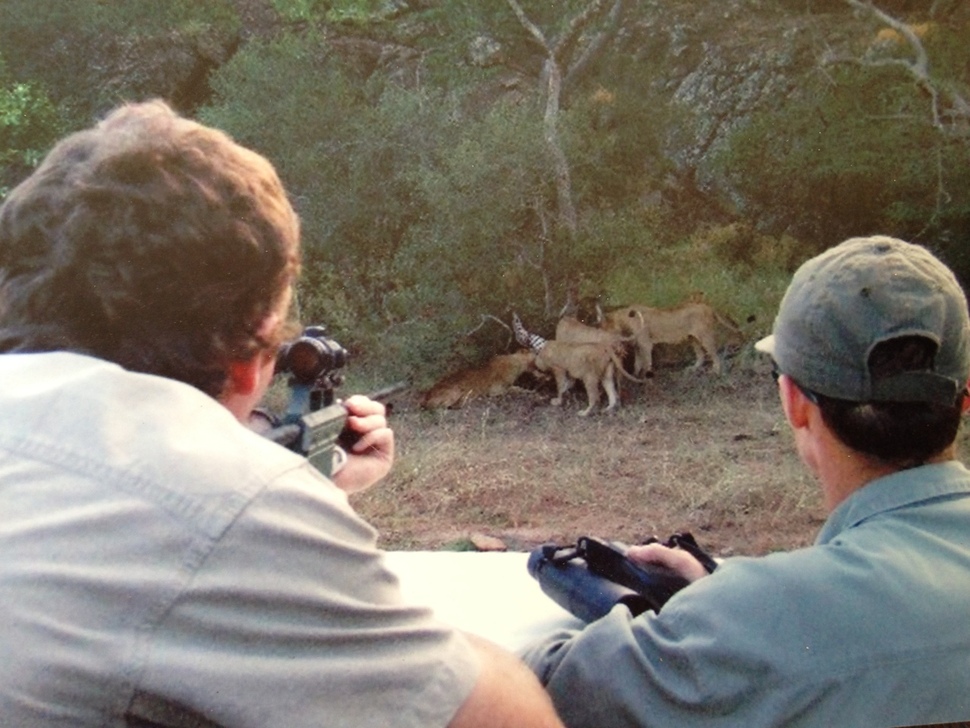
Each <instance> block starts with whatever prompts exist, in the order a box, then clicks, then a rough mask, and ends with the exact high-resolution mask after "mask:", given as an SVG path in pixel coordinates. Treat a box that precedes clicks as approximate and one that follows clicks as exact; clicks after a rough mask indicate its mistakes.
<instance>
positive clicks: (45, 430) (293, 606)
mask: <svg viewBox="0 0 970 728" xmlns="http://www.w3.org/2000/svg"><path fill="white" fill-rule="evenodd" d="M0 412H2V413H3V415H2V417H0V723H2V724H3V725H10V726H31V727H38V726H72V727H78V726H81V727H83V726H92V727H93V726H123V725H126V724H130V725H140V726H141V725H156V724H158V725H179V726H184V725H191V726H200V725H206V726H210V725H219V726H252V727H253V728H268V727H269V726H286V727H287V728H293V727H296V726H314V727H315V728H319V726H346V727H347V728H350V727H354V728H360V727H362V726H372V727H373V728H386V726H391V725H394V726H415V727H416V728H417V727H419V726H420V727H421V728H425V727H427V726H444V725H446V724H447V723H448V722H449V721H450V719H451V718H452V716H453V714H454V713H455V711H456V710H457V708H458V707H459V706H460V705H461V703H462V702H463V701H464V700H465V698H466V697H467V696H468V694H469V693H470V691H471V689H472V686H473V685H474V683H475V681H476V679H477V677H478V670H479V666H478V660H477V656H476V654H475V653H474V652H473V650H472V648H471V646H470V645H469V644H468V642H467V641H466V640H465V638H464V637H463V636H462V635H460V634H458V633H456V632H455V631H454V630H452V629H450V628H447V627H445V626H444V625H442V624H440V623H438V622H436V621H434V619H433V618H432V616H431V613H430V611H429V610H427V609H424V608H421V607H417V606H414V605H410V604H407V603H405V602H404V600H403V598H402V596H401V593H400V589H399V584H398V581H397V579H396V577H395V576H394V575H393V574H392V573H391V572H390V571H389V570H388V568H387V567H386V565H385V560H384V557H383V556H382V554H381V552H380V551H378V550H377V548H376V546H375V540H376V539H375V536H376V534H375V532H374V530H373V529H372V528H371V527H370V526H369V525H368V524H367V523H365V522H364V521H363V520H361V519H360V518H359V517H358V516H357V515H356V514H355V513H354V511H353V510H352V509H351V507H350V506H349V505H348V503H347V499H346V496H345V495H344V493H343V492H342V491H340V490H339V489H337V488H336V487H335V486H334V485H333V484H332V483H331V482H330V481H328V480H326V479H325V478H323V477H322V476H321V475H320V474H319V473H317V471H315V470H314V469H313V468H312V467H310V466H309V465H308V464H307V463H306V461H305V460H304V459H303V458H301V457H299V456H297V455H295V454H293V453H291V452H289V451H287V450H285V449H284V448H282V447H280V446H278V445H275V444H273V443H271V442H269V441H268V440H266V439H264V438H262V437H260V436H258V435H256V434H254V433H252V432H250V431H249V430H247V429H246V428H245V427H243V426H241V425H240V424H239V423H238V422H236V420H235V419H234V418H233V417H232V415H231V414H230V413H229V412H228V411H227V410H226V409H225V408H223V407H222V406H221V405H219V404H218V403H216V402H215V401H213V400H212V399H211V398H209V397H207V396H206V395H204V394H202V393H200V392H198V391H197V390H195V389H193V388H191V387H189V386H186V385H183V384H180V383H177V382H173V381H170V380H167V379H162V378H159V377H152V376H145V375H138V374H132V373H129V372H125V371H124V370H122V369H120V368H119V367H116V366H113V365H110V364H106V363H104V362H101V361H98V360H96V359H91V358H87V357H82V356H76V355H71V354H62V353H57V354H28V355H3V356H0Z"/></svg>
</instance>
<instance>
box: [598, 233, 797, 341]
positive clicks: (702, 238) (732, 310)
mask: <svg viewBox="0 0 970 728" xmlns="http://www.w3.org/2000/svg"><path fill="white" fill-rule="evenodd" d="M633 229H634V230H635V229H636V228H635V226H634V227H633ZM636 248H637V250H638V254H637V255H636V256H635V257H633V258H631V260H630V262H629V263H628V265H626V266H623V267H620V266H617V267H614V268H613V269H612V274H611V276H610V278H609V280H608V281H607V283H606V286H607V288H606V293H605V296H604V301H603V303H604V306H606V307H610V306H617V305H625V304H630V303H641V304H646V305H648V306H656V307H660V308H665V307H671V306H678V305H680V304H681V303H684V302H685V301H688V300H691V299H696V298H702V299H703V300H704V301H706V302H707V303H710V304H711V305H712V306H714V307H715V308H717V309H718V310H719V311H722V312H724V313H726V314H728V315H730V316H732V317H734V318H735V319H736V320H737V321H738V322H739V323H741V324H742V327H743V328H744V322H745V321H746V320H747V319H748V318H749V317H754V320H755V322H756V323H755V324H754V327H755V328H756V329H757V330H758V331H759V332H761V333H766V331H767V329H768V328H770V325H771V321H772V320H773V319H774V315H775V311H777V309H778V304H779V302H780V301H781V297H782V295H784V292H785V289H786V288H787V286H788V283H789V281H790V280H791V274H792V272H793V270H794V269H795V268H796V267H797V266H798V265H799V264H800V263H801V262H802V261H803V260H804V259H805V258H806V257H807V256H808V253H807V252H806V248H805V245H804V244H802V243H800V242H799V241H797V240H794V239H792V238H790V237H788V236H785V235H782V236H779V237H775V236H770V235H764V234H761V233H758V232H756V231H755V230H754V228H753V227H752V226H751V225H749V224H747V223H732V224H729V225H715V226H707V227H704V228H701V229H699V230H698V231H697V232H695V234H694V235H692V236H690V237H689V238H687V239H685V240H683V241H681V242H679V243H678V244H676V245H662V246H661V245H651V244H650V241H649V240H648V239H643V240H642V241H641V244H639V245H637V246H636Z"/></svg>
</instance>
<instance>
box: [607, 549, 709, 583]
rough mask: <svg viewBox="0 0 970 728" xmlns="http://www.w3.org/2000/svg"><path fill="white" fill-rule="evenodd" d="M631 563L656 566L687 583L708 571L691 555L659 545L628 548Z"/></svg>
mask: <svg viewBox="0 0 970 728" xmlns="http://www.w3.org/2000/svg"><path fill="white" fill-rule="evenodd" d="M626 555H627V557H628V558H629V559H630V560H631V561H635V562H637V563H640V564H657V565H659V566H666V567H667V568H668V569H670V570H672V571H675V572H677V573H678V574H680V575H681V576H682V577H684V578H685V579H687V581H690V582H694V581H697V580H698V579H700V578H701V577H702V576H707V574H708V571H707V569H706V568H705V567H704V565H703V564H702V563H701V562H700V561H698V560H697V559H696V558H694V556H693V554H691V553H690V552H689V551H685V550H684V549H680V548H670V547H669V546H664V545H663V544H661V543H648V544H645V545H643V546H630V547H629V548H628V549H627V552H626Z"/></svg>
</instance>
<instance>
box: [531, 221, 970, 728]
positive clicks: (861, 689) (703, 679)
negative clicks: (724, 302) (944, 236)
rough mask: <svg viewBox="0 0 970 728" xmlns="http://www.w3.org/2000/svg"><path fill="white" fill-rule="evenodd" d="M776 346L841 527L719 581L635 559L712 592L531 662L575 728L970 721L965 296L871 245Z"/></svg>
mask: <svg viewBox="0 0 970 728" xmlns="http://www.w3.org/2000/svg"><path fill="white" fill-rule="evenodd" d="M757 348H758V350H759V351H761V352H764V353H765V354H768V355H770V356H771V357H772V359H773V363H774V372H775V376H776V378H777V382H778V391H779V395H780V398H781V403H782V408H783V410H784V413H785V418H786V419H787V421H788V424H789V425H790V427H791V430H792V433H793V436H794V441H795V446H796V448H797V450H798V453H799V455H800V457H801V459H802V461H803V462H804V463H805V465H806V466H807V467H808V468H809V470H810V471H811V472H812V473H813V474H814V475H815V476H816V478H817V480H818V482H819V484H820V486H821V489H822V493H823V499H824V503H825V506H826V508H827V510H828V511H829V516H828V519H827V520H826V522H825V524H824V526H823V527H822V530H821V532H820V533H819V535H818V538H817V539H816V542H815V544H814V545H813V546H811V547H809V548H804V549H799V550H796V551H792V552H787V553H776V554H771V555H769V556H765V557H759V558H746V557H737V558H731V559H728V560H727V561H725V562H724V563H722V564H721V565H720V566H719V567H718V568H717V569H716V570H715V571H714V573H713V574H710V575H707V574H706V571H705V570H704V568H703V567H702V566H701V565H700V564H699V563H698V562H697V561H696V560H695V559H694V558H693V557H692V556H691V555H690V554H688V553H687V552H685V551H682V550H678V549H668V548H665V547H664V546H661V545H659V544H652V545H649V546H638V547H634V548H632V549H630V552H629V555H630V557H631V558H634V559H637V560H640V561H643V562H653V563H660V564H664V565H667V566H669V567H671V568H673V569H675V570H677V571H679V572H680V573H682V574H683V575H684V576H686V577H687V578H688V579H690V580H691V581H692V582H693V583H692V584H691V585H690V586H689V587H687V588H686V589H683V590H682V591H681V592H679V593H678V594H676V595H675V596H674V597H673V598H672V599H671V600H670V601H669V602H667V604H666V605H665V606H664V607H663V609H662V611H661V613H660V614H655V613H653V612H646V613H644V614H642V615H640V616H639V617H636V618H633V617H631V615H630V613H629V611H628V610H627V609H626V607H624V606H622V605H621V606H617V607H615V608H614V609H613V611H612V612H611V613H610V614H609V615H607V616H606V617H604V618H602V619H600V620H598V621H596V622H594V623H592V624H590V625H589V626H587V627H586V628H585V629H583V630H582V631H580V632H564V633H561V634H557V635H553V636H551V637H550V638H548V639H546V640H544V641H542V642H540V643H538V644H536V645H534V646H532V647H531V648H530V649H529V650H527V652H526V654H525V658H526V661H527V662H528V663H529V665H530V666H531V667H532V668H533V670H534V671H535V672H536V674H537V675H538V676H539V678H540V680H541V681H542V683H543V684H544V685H545V686H546V689H547V690H548V691H549V693H550V694H551V695H552V698H553V702H554V703H555V705H556V707H557V709H558V711H559V713H560V715H561V717H562V718H563V720H564V722H565V723H566V724H567V725H568V726H570V728H579V727H580V726H589V727H593V726H595V727H596V728H613V727H614V726H652V725H658V726H661V725H662V726H678V727H681V728H682V727H683V726H692V725H705V726H710V725H725V726H742V725H743V726H768V725H785V726H801V725H804V726H808V725H811V726H822V725H824V726H830V725H837V726H900V725H914V724H928V723H943V722H954V721H959V720H966V719H968V718H970V471H968V470H967V469H966V468H965V467H964V466H963V465H962V464H961V463H959V462H958V461H957V460H955V457H956V453H955V446H954V441H955V438H956V435H957V430H958V428H959V424H960V419H961V415H962V414H963V412H964V411H965V410H966V409H967V408H968V401H970V400H968V396H967V389H966V387H967V380H968V377H970V321H968V314H967V301H966V298H965V296H964V293H963V291H962V290H961V288H960V286H959V285H958V283H957V281H956V279H955V278H954V276H953V274H952V273H951V272H950V270H949V269H947V268H946V266H944V265H943V264H942V263H941V262H940V261H939V260H937V259H936V258H934V257H933V256H932V255H931V254H930V253H929V252H928V251H927V250H926V249H924V248H922V247H920V246H917V245H911V244H909V243H905V242H903V241H900V240H896V239H893V238H888V237H882V236H876V237H870V238H853V239H851V240H847V241H846V242H844V243H842V244H841V245H838V246H836V247H834V248H832V249H830V250H828V251H826V252H825V253H823V254H821V255H819V256H817V257H816V258H813V259H812V260H810V261H808V262H807V263H805V264H804V265H803V266H802V267H801V268H800V269H799V270H798V271H797V272H796V273H795V276H794V278H793V280H792V282H791V285H790V286H789V288H788V291H787V292H786V294H785V297H784V299H783V300H782V302H781V306H780V309H779V312H778V316H777V318H776V320H775V323H774V329H773V333H772V335H771V336H769V337H767V338H766V339H764V340H762V341H760V342H758V344H757ZM702 577H703V578H702Z"/></svg>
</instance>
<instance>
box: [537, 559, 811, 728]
mask: <svg viewBox="0 0 970 728" xmlns="http://www.w3.org/2000/svg"><path fill="white" fill-rule="evenodd" d="M739 561H740V558H739ZM729 582H731V588H729V589H722V588H720V587H723V586H726V585H728V583H729ZM734 582H739V583H734ZM766 586H767V585H766V584H765V583H763V582H762V580H761V578H760V577H757V576H755V577H752V575H751V574H750V573H748V570H745V569H740V570H735V569H731V568H725V567H724V566H722V567H721V568H719V569H718V571H717V572H715V574H713V575H711V576H708V577H705V578H704V579H702V580H700V581H699V582H696V583H695V584H692V585H691V586H690V587H688V588H687V589H684V590H683V591H681V592H679V593H678V594H677V595H675V596H674V597H673V598H672V599H671V600H670V601H669V602H668V603H667V604H666V605H665V606H664V608H663V610H662V611H661V613H660V614H659V615H658V614H655V613H653V612H645V613H643V614H641V615H639V616H637V617H633V616H631V614H630V611H629V610H628V609H627V608H626V607H625V606H623V605H618V606H616V607H614V608H613V610H612V611H611V612H610V613H609V614H608V615H606V616H605V617H603V618H602V619H599V620H597V621H596V622H593V623H591V624H589V625H587V626H586V627H585V628H584V629H583V630H581V631H578V632H561V633H559V634H554V635H551V636H550V637H548V638H547V639H545V640H542V641H540V642H538V643H536V644H534V645H532V646H531V647H529V648H527V649H526V650H525V651H524V653H523V654H522V657H523V659H524V660H525V662H526V663H527V664H528V665H529V666H530V667H531V668H532V670H533V671H534V672H535V673H536V675H537V676H538V678H539V680H540V682H542V683H543V685H545V686H546V689H547V690H548V691H549V693H550V695H551V697H552V699H553V702H554V704H555V706H556V709H557V710H558V711H559V713H560V715H561V716H562V718H563V720H564V722H565V723H566V724H567V725H568V726H570V728H593V727H594V726H595V727H596V728H621V727H623V728H627V727H628V728H633V727H634V726H636V727H638V728H646V727H648V726H670V725H676V726H680V727H681V728H683V727H686V726H700V725H703V726H708V727H710V726H725V727H727V726H737V725H780V724H785V725H797V724H798V721H797V719H798V716H800V715H801V714H803V712H804V711H805V710H806V709H807V707H808V706H809V705H810V703H811V701H812V700H813V696H817V695H818V693H817V692H816V691H817V690H818V683H817V682H815V680H825V679H827V678H826V675H828V673H826V672H825V669H824V668H823V666H821V665H819V664H818V662H817V660H816V659H814V656H813V655H812V654H811V653H810V652H809V653H806V652H805V650H804V649H801V650H798V649H795V648H793V644H794V643H795V642H796V641H797V639H798V636H799V633H800V630H799V629H798V626H797V616H793V617H792V619H791V625H792V629H791V630H790V631H791V633H792V634H791V636H790V637H789V638H786V639H779V634H780V631H781V630H780V628H779V625H778V624H777V622H778V620H777V614H779V613H781V612H782V611H783V610H782V609H781V607H782V605H783V603H784V597H783V596H781V595H778V594H777V592H776V593H775V594H774V597H772V591H771V590H770V588H766ZM796 654H797V655H799V657H798V658H797V659H804V660H805V661H806V663H808V662H810V663H812V664H811V665H809V664H805V665H801V666H796V665H793V664H792V662H793V657H792V656H793V655H796ZM801 656H804V658H802V657H801ZM793 670H797V671H799V672H800V673H801V674H800V678H799V679H798V680H790V679H789V678H790V677H791V674H792V671H793ZM806 675H816V676H818V677H817V678H809V677H806Z"/></svg>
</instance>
